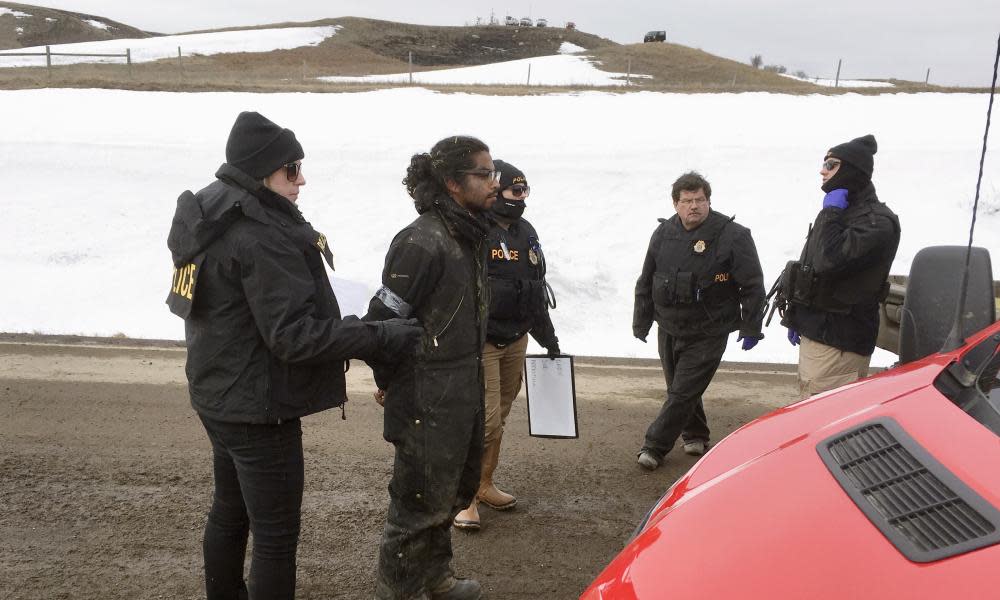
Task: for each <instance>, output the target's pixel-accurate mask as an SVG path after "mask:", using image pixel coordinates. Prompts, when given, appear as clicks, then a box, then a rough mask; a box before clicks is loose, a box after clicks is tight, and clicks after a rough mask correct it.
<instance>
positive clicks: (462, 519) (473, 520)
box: [451, 498, 479, 531]
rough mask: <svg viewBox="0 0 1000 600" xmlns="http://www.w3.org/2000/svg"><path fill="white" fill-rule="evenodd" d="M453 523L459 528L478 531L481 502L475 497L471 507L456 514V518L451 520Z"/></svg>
mask: <svg viewBox="0 0 1000 600" xmlns="http://www.w3.org/2000/svg"><path fill="white" fill-rule="evenodd" d="M451 524H452V525H454V526H455V527H457V528H459V529H464V530H466V531H478V530H479V502H478V501H477V500H476V499H475V498H473V499H472V504H470V505H469V508H467V509H465V510H463V511H461V512H459V513H458V514H457V515H455V519H454V520H453V521H452V522H451Z"/></svg>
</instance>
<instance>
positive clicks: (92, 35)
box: [0, 2, 155, 50]
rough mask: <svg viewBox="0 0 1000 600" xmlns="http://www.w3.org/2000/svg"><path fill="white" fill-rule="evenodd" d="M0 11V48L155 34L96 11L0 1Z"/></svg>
mask: <svg viewBox="0 0 1000 600" xmlns="http://www.w3.org/2000/svg"><path fill="white" fill-rule="evenodd" d="M3 9H7V10H3ZM0 13H3V14H0V50H7V49H10V48H27V47H29V46H44V45H46V44H49V45H52V44H71V43H75V42H93V41H100V40H114V39H122V38H146V37H150V36H151V35H155V34H151V33H148V32H145V31H142V30H141V29H137V28H135V27H130V26H128V25H125V24H123V23H119V22H118V21H112V20H111V19H108V18H105V17H101V16H98V15H88V14H85V13H75V12H69V11H65V10H58V9H55V8H45V7H43V6H34V5H31V4H16V3H14V2H0Z"/></svg>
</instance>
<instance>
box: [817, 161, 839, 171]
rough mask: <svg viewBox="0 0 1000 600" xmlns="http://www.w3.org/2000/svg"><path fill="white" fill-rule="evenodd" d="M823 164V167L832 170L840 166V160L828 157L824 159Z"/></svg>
mask: <svg viewBox="0 0 1000 600" xmlns="http://www.w3.org/2000/svg"><path fill="white" fill-rule="evenodd" d="M821 166H822V167H823V169H825V170H827V171H832V170H834V169H836V168H837V167H839V166H840V161H839V160H837V159H836V158H828V159H826V160H824V161H823V164H822V165H821Z"/></svg>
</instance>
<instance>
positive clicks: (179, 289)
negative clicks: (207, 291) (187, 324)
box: [167, 254, 205, 319]
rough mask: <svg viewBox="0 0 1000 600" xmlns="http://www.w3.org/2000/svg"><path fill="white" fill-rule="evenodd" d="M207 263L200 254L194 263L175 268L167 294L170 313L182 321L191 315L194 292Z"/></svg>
mask: <svg viewBox="0 0 1000 600" xmlns="http://www.w3.org/2000/svg"><path fill="white" fill-rule="evenodd" d="M204 262H205V255H204V254H200V255H198V256H196V257H195V259H194V260H193V261H192V262H189V263H188V264H186V265H183V266H181V267H174V276H173V280H172V281H171V284H170V293H169V294H167V306H168V307H170V312H172V313H174V314H175V315H177V316H178V317H180V318H182V319H186V318H187V317H188V315H189V314H191V308H192V307H193V306H194V292H195V287H196V286H197V284H198V276H199V275H200V274H201V265H202V264H203V263H204Z"/></svg>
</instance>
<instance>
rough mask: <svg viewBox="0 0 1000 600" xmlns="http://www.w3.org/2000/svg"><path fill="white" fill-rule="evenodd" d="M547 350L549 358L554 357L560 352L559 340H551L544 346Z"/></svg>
mask: <svg viewBox="0 0 1000 600" xmlns="http://www.w3.org/2000/svg"><path fill="white" fill-rule="evenodd" d="M545 349H546V350H548V352H549V358H556V357H557V356H559V355H560V354H562V353H561V352H559V342H552V343H551V344H549V345H548V346H546V348H545Z"/></svg>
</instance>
